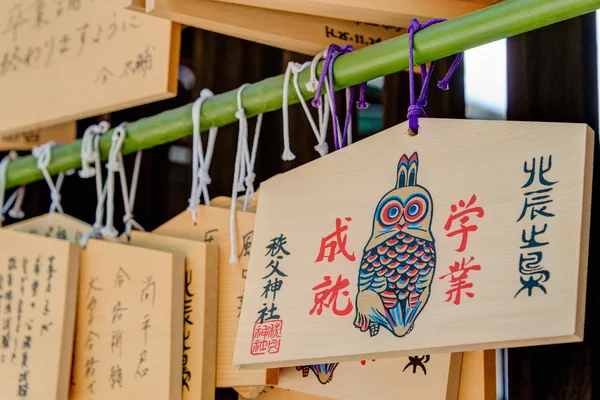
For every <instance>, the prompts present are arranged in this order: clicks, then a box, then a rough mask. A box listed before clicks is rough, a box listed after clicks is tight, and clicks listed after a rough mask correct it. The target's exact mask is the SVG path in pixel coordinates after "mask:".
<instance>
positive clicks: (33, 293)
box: [0, 229, 79, 400]
mask: <svg viewBox="0 0 600 400" xmlns="http://www.w3.org/2000/svg"><path fill="white" fill-rule="evenodd" d="M0 254H2V262H1V264H0V265H1V266H0V320H1V321H2V326H1V329H0V336H1V338H2V340H1V342H0V387H2V396H1V397H2V398H5V399H34V400H49V399H54V400H66V399H67V397H68V393H69V377H70V371H71V354H72V349H73V333H74V327H75V304H76V303H77V273H78V258H79V250H78V248H77V246H76V245H73V244H71V243H69V242H66V241H62V240H57V239H52V238H46V237H43V236H36V235H31V234H27V233H21V232H14V231H10V230H7V229H0Z"/></svg>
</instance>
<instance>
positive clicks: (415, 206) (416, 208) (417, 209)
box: [405, 196, 427, 223]
mask: <svg viewBox="0 0 600 400" xmlns="http://www.w3.org/2000/svg"><path fill="white" fill-rule="evenodd" d="M426 212H427V200H425V198H423V197H421V196H416V197H413V198H412V199H410V200H409V201H408V203H407V204H406V213H405V214H406V220H407V221H408V222H411V223H412V222H417V221H420V220H421V219H423V217H424V216H425V213H426Z"/></svg>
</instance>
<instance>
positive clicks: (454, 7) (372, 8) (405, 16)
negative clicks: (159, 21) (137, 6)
mask: <svg viewBox="0 0 600 400" xmlns="http://www.w3.org/2000/svg"><path fill="white" fill-rule="evenodd" d="M156 1H158V0H156ZM217 1H222V2H226V3H235V4H242V5H246V6H253V7H264V8H268V9H273V10H279V11H287V12H293V13H300V14H310V15H314V16H322V17H331V18H341V19H346V20H350V21H364V22H371V23H376V24H386V25H398V24H400V26H408V24H409V23H410V20H411V18H418V19H420V20H421V22H425V21H426V20H428V19H432V18H448V19H450V18H456V17H459V16H461V15H463V14H467V13H470V12H473V11H476V10H479V9H481V8H483V7H487V6H490V5H492V4H494V3H497V2H498V1H499V0H427V1H423V0H402V1H389V0H370V1H367V2H365V1H360V0H217Z"/></svg>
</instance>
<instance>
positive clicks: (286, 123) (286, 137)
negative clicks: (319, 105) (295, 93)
mask: <svg viewBox="0 0 600 400" xmlns="http://www.w3.org/2000/svg"><path fill="white" fill-rule="evenodd" d="M295 65H298V64H297V63H295V62H293V61H290V62H289V63H288V65H287V68H286V69H285V77H284V78H283V98H282V108H281V110H282V112H283V153H282V154H281V159H282V160H283V161H292V160H294V159H296V156H295V155H294V153H292V149H290V118H289V114H288V96H289V92H290V90H289V89H290V75H291V73H292V69H294V66H295Z"/></svg>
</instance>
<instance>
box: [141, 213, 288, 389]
mask: <svg viewBox="0 0 600 400" xmlns="http://www.w3.org/2000/svg"><path fill="white" fill-rule="evenodd" d="M253 229H254V214H251V213H244V212H238V213H237V232H238V239H237V245H238V249H237V254H238V256H239V260H240V261H239V262H238V263H237V264H233V265H232V264H229V252H230V248H231V246H230V244H229V210H225V209H222V208H217V207H206V206H202V205H201V206H199V207H198V224H197V225H194V223H193V222H192V218H191V214H190V213H189V212H188V211H185V212H183V213H181V214H179V215H178V216H176V217H175V218H173V219H171V220H170V221H168V222H166V223H165V224H164V225H162V226H160V227H158V228H157V229H156V230H155V231H154V232H153V233H156V234H159V235H166V236H173V237H179V238H185V239H192V240H201V241H204V242H205V243H210V244H216V245H218V246H219V289H218V292H219V294H218V309H219V316H218V320H217V383H216V384H217V387H236V386H264V385H273V384H277V376H278V370H264V369H263V370H256V371H240V370H239V369H238V368H236V367H235V366H234V365H233V361H232V360H233V348H234V345H235V336H236V332H237V329H238V319H239V313H240V310H241V305H242V300H243V299H244V285H245V282H246V272H247V266H248V259H249V256H250V245H251V244H252V235H253V233H252V231H253Z"/></svg>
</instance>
